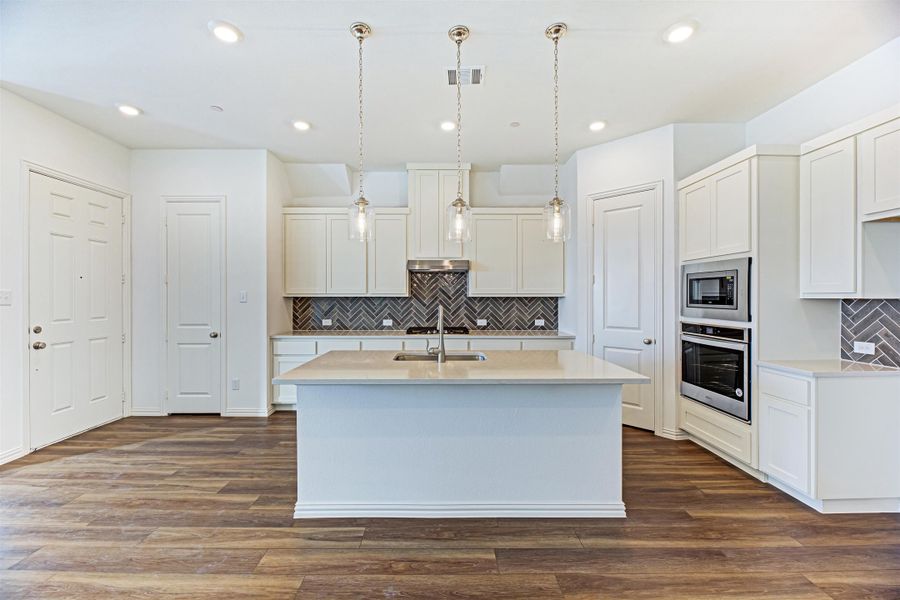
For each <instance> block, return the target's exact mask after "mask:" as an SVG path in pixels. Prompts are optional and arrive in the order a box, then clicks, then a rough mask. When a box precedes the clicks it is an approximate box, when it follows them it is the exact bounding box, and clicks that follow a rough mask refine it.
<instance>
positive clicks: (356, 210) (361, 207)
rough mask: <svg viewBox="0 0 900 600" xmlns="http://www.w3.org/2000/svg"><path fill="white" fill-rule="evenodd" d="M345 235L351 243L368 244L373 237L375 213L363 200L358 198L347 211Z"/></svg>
mask: <svg viewBox="0 0 900 600" xmlns="http://www.w3.org/2000/svg"><path fill="white" fill-rule="evenodd" d="M347 218H348V221H347V233H348V234H349V236H350V239H351V240H352V241H356V242H370V241H372V239H373V238H374V236H375V211H374V210H372V209H371V208H370V207H369V203H368V201H367V200H366V199H365V198H360V199H359V200H357V201H356V202H354V203H353V204H351V205H350V208H348V209H347Z"/></svg>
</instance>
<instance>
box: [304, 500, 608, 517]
mask: <svg viewBox="0 0 900 600" xmlns="http://www.w3.org/2000/svg"><path fill="white" fill-rule="evenodd" d="M329 517H331V518H354V517H359V518H373V517H383V518H392V517H406V518H415V519H445V518H451V519H452V518H469V517H476V518H492V517H534V518H548V517H570V518H571V517H575V518H578V517H584V518H611V519H615V518H623V517H625V504H624V503H622V502H610V503H602V504H466V503H451V504H431V503H421V504H402V503H386V504H363V503H359V504H350V503H334V504H332V503H322V504H310V503H300V502H298V503H297V504H296V505H295V506H294V518H295V519H317V518H329Z"/></svg>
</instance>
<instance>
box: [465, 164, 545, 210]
mask: <svg viewBox="0 0 900 600" xmlns="http://www.w3.org/2000/svg"><path fill="white" fill-rule="evenodd" d="M546 166H547V165H504V167H512V168H515V172H516V173H517V174H521V175H522V176H523V178H525V179H527V180H528V181H532V182H533V183H534V185H533V186H527V185H520V186H518V189H512V190H510V189H505V188H506V187H508V184H507V185H504V182H503V181H502V179H503V178H502V177H501V171H472V173H471V174H470V176H469V195H470V196H471V198H472V206H474V207H478V208H483V207H499V206H502V207H518V206H543V205H545V204H547V202H549V201H550V199H551V198H552V197H553V172H552V170H551V172H550V174H549V177H548V176H547V173H546ZM551 169H552V165H551ZM507 177H509V175H507ZM529 188H531V189H529Z"/></svg>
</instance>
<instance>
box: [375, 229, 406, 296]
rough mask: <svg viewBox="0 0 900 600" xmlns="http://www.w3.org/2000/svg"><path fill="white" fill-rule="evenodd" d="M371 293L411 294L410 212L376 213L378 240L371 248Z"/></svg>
mask: <svg viewBox="0 0 900 600" xmlns="http://www.w3.org/2000/svg"><path fill="white" fill-rule="evenodd" d="M368 261H369V265H368V283H369V285H368V290H369V291H368V293H369V295H370V296H408V295H409V274H408V272H407V270H406V215H379V214H376V215H375V239H373V240H372V241H371V242H369V247H368Z"/></svg>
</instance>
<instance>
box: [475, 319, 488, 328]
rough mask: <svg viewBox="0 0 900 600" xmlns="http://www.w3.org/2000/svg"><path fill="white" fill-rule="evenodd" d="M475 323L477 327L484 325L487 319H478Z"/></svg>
mask: <svg viewBox="0 0 900 600" xmlns="http://www.w3.org/2000/svg"><path fill="white" fill-rule="evenodd" d="M475 324H476V325H478V326H479V327H484V326H485V325H487V319H478V320H476V321H475Z"/></svg>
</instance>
